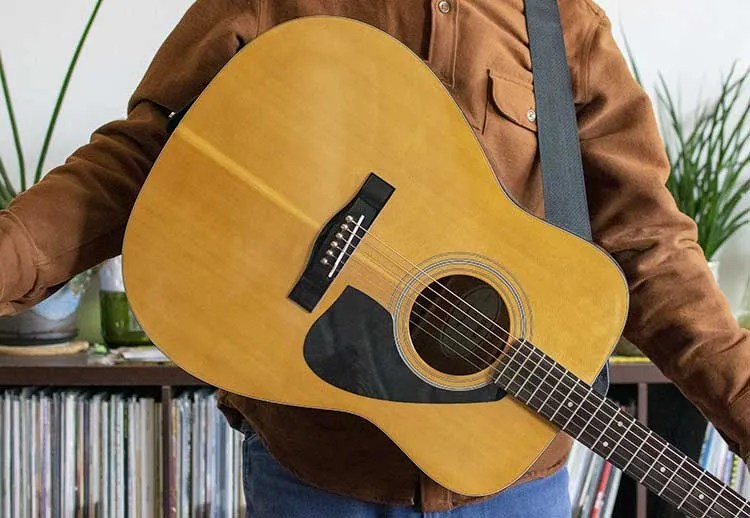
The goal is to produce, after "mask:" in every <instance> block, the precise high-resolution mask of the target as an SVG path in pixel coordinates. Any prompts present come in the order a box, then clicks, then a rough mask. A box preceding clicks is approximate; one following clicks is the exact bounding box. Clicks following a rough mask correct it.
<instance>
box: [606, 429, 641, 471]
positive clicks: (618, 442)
mask: <svg viewBox="0 0 750 518" xmlns="http://www.w3.org/2000/svg"><path fill="white" fill-rule="evenodd" d="M633 423H635V420H634V419H632V420H630V423H629V424H628V427H627V429H626V430H625V431H624V432H623V433H622V434H621V435H620V438H619V439H617V442H616V443H615V445H614V446H613V447H612V449H611V450H610V455H611V454H612V453H614V451H615V450H616V449H617V447H618V446H619V445H620V442H621V441H622V440H623V439H624V438H625V436H626V435H627V434H628V432H629V431H630V429H631V428H632V427H633ZM605 458H606V457H605ZM623 471H624V470H623Z"/></svg>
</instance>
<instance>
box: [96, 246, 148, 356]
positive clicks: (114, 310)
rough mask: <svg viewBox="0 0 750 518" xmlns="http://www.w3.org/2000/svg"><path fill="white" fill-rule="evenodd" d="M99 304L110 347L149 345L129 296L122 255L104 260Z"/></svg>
mask: <svg viewBox="0 0 750 518" xmlns="http://www.w3.org/2000/svg"><path fill="white" fill-rule="evenodd" d="M99 282H100V285H101V288H100V292H99V303H100V305H101V314H102V338H103V339H104V342H105V343H106V344H107V345H109V346H110V347H119V346H130V345H148V344H151V340H150V339H149V338H148V336H147V335H146V333H145V332H144V331H143V328H142V327H141V325H140V324H139V323H138V320H137V319H136V318H135V315H134V314H133V310H132V308H131V307H130V304H128V298H127V296H126V295H125V283H124V282H123V279H122V256H117V257H114V258H112V259H109V260H107V261H104V263H102V265H101V267H100V269H99Z"/></svg>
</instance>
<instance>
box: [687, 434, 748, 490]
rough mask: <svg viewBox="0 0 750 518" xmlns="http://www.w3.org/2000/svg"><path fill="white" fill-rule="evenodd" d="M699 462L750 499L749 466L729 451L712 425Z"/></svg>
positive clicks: (704, 440)
mask: <svg viewBox="0 0 750 518" xmlns="http://www.w3.org/2000/svg"><path fill="white" fill-rule="evenodd" d="M699 462H700V465H701V466H702V467H703V468H705V469H706V470H707V471H708V472H709V473H712V474H713V475H715V476H716V477H717V478H719V479H720V480H723V481H724V482H725V483H726V484H727V485H728V486H729V487H731V488H732V489H734V490H735V491H737V492H738V493H740V494H741V495H743V496H745V497H750V473H748V470H747V466H746V465H745V463H744V462H743V461H742V459H741V458H740V457H739V456H738V455H736V454H735V453H732V452H731V451H729V445H728V444H727V443H726V441H725V440H724V438H723V437H722V436H721V435H719V432H717V431H716V428H714V427H713V425H712V424H711V423H709V424H708V426H707V427H706V436H705V438H704V439H703V446H702V448H701V456H700V459H699Z"/></svg>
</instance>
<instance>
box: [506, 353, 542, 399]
mask: <svg viewBox="0 0 750 518" xmlns="http://www.w3.org/2000/svg"><path fill="white" fill-rule="evenodd" d="M543 359H544V355H539V360H538V361H537V362H536V363H535V364H534V366H533V367H532V368H531V371H529V375H528V376H526V379H525V380H524V382H523V383H521V385H520V386H519V387H518V390H516V391H514V392H517V393H520V392H521V391H522V390H523V387H524V386H525V385H526V384H527V383H528V382H529V380H530V379H531V377H532V376H533V375H534V371H536V369H537V367H539V364H540V363H542V360H543ZM519 370H520V369H519ZM512 382H513V380H511V382H510V383H512ZM510 383H508V385H510ZM542 383H544V379H542V380H540V382H539V383H538V385H541V384H542Z"/></svg>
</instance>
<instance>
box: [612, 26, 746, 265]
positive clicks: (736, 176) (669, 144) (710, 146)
mask: <svg viewBox="0 0 750 518" xmlns="http://www.w3.org/2000/svg"><path fill="white" fill-rule="evenodd" d="M625 48H626V51H627V54H628V60H629V61H630V66H631V68H632V70H633V74H634V75H635V78H636V81H638V83H639V84H640V85H641V86H643V81H642V79H641V74H640V71H639V69H638V65H637V64H636V62H635V60H634V59H633V53H632V51H631V48H630V45H629V44H628V41H627V39H626V40H625ZM748 77H750V69H747V70H745V72H744V73H741V74H739V77H737V72H736V64H735V65H732V67H731V69H730V71H729V74H727V76H726V77H724V78H723V79H722V81H721V84H720V88H719V94H718V96H717V97H716V98H715V99H714V100H712V101H710V102H708V103H703V104H702V105H700V106H698V108H697V109H695V110H694V112H693V113H692V114H688V116H687V117H686V116H685V112H683V110H682V109H681V107H680V105H679V102H678V101H676V100H675V96H674V95H673V94H672V92H671V90H670V88H669V86H668V85H667V82H666V81H665V80H664V76H663V75H661V74H659V82H658V85H657V88H656V101H657V103H656V104H657V112H658V114H659V120H660V125H661V131H662V136H663V138H664V143H665V147H666V151H667V156H668V157H669V164H670V169H671V171H670V174H669V177H668V178H667V188H668V189H669V191H670V192H671V193H672V196H673V197H674V199H675V202H676V203H677V207H678V208H679V209H680V211H682V212H683V213H685V214H687V215H688V216H690V217H691V218H692V219H693V220H694V221H695V223H696V225H697V227H698V243H699V244H700V246H701V248H702V249H703V253H704V255H705V257H706V260H707V261H708V262H709V267H710V268H711V271H712V272H713V273H714V276H718V275H717V272H718V262H716V261H715V256H716V252H717V251H718V250H719V248H720V247H721V245H723V244H724V243H725V242H726V241H727V239H729V238H730V237H731V236H732V235H733V234H734V233H735V232H737V231H738V230H739V229H740V228H741V227H742V226H743V225H746V224H747V223H748V222H750V208H745V209H742V208H741V205H740V202H741V201H742V198H743V197H744V196H745V195H746V194H747V193H748V191H749V190H750V175H748V176H747V177H745V179H744V180H743V172H744V171H745V169H746V168H747V167H748V166H749V165H750V95H748V93H747V92H746V90H745V86H746V84H747V81H748Z"/></svg>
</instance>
